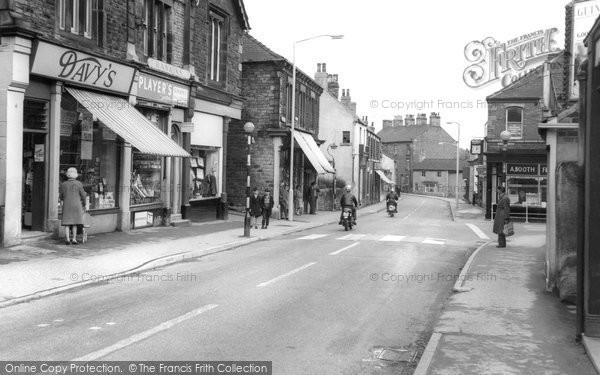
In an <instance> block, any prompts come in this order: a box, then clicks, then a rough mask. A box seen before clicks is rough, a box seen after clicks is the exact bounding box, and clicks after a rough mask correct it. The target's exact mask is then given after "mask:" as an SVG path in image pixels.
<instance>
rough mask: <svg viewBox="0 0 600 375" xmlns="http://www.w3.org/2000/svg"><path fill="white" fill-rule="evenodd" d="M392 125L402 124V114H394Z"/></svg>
mask: <svg viewBox="0 0 600 375" xmlns="http://www.w3.org/2000/svg"><path fill="white" fill-rule="evenodd" d="M392 126H404V121H403V120H402V115H397V116H394V119H393V120H392Z"/></svg>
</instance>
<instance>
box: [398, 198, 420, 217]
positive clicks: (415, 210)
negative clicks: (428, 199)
mask: <svg viewBox="0 0 600 375" xmlns="http://www.w3.org/2000/svg"><path fill="white" fill-rule="evenodd" d="M424 204H425V200H423V201H421V204H420V205H419V207H417V208H415V209H414V210H413V211H412V212H411V213H410V214H408V215H407V216H405V217H403V218H402V221H404V220H406V219H408V218H409V217H411V216H412V214H414V213H415V212H417V211H418V210H419V208H421V207H422V206H423V205H424Z"/></svg>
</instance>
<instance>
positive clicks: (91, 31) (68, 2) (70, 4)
mask: <svg viewBox="0 0 600 375" xmlns="http://www.w3.org/2000/svg"><path fill="white" fill-rule="evenodd" d="M103 9H104V0H58V10H59V12H58V19H59V28H60V29H61V30H65V31H69V32H71V33H72V34H75V35H80V36H82V37H85V38H88V39H95V40H97V41H98V45H99V46H102V37H103V35H102V34H103V30H104V12H103Z"/></svg>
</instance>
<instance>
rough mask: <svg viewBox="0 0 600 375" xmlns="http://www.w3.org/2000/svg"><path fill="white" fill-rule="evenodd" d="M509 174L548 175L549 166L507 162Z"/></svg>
mask: <svg viewBox="0 0 600 375" xmlns="http://www.w3.org/2000/svg"><path fill="white" fill-rule="evenodd" d="M507 174H509V175H521V176H546V175H547V174H548V166H547V165H546V164H512V163H508V164H507Z"/></svg>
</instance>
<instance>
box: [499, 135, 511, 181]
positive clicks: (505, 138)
mask: <svg viewBox="0 0 600 375" xmlns="http://www.w3.org/2000/svg"><path fill="white" fill-rule="evenodd" d="M500 139H502V172H503V174H504V176H503V177H504V182H505V183H506V166H505V165H504V164H506V150H507V148H508V141H509V139H510V132H509V131H508V130H503V131H502V133H500Z"/></svg>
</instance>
